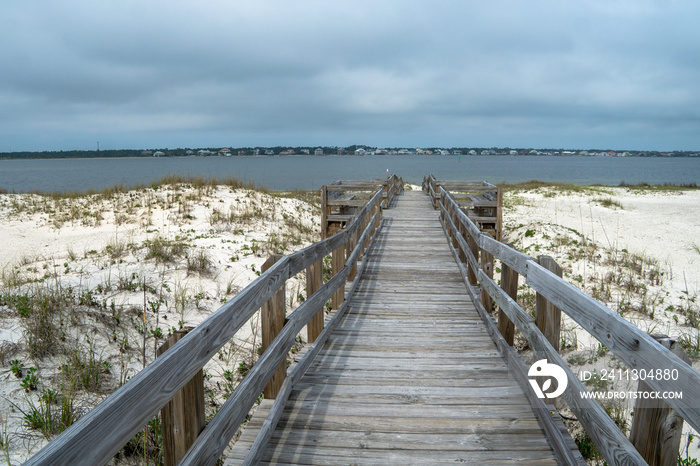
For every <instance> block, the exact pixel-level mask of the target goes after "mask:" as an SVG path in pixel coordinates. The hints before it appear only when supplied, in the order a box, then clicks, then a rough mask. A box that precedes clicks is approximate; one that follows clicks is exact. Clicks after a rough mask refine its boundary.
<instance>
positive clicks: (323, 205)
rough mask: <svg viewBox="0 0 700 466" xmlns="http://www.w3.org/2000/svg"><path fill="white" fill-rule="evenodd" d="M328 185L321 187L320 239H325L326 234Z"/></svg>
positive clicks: (327, 235)
mask: <svg viewBox="0 0 700 466" xmlns="http://www.w3.org/2000/svg"><path fill="white" fill-rule="evenodd" d="M328 213H329V212H328V187H327V186H322V187H321V239H326V238H328V237H329V236H330V235H329V234H328V225H327V223H328Z"/></svg>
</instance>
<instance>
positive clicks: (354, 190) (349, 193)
mask: <svg viewBox="0 0 700 466" xmlns="http://www.w3.org/2000/svg"><path fill="white" fill-rule="evenodd" d="M377 188H382V190H383V194H382V196H383V202H382V207H384V208H386V207H388V206H389V205H390V204H391V202H392V201H393V199H394V196H396V195H397V194H399V193H400V192H402V191H403V179H401V178H400V177H398V176H396V175H389V176H387V178H386V179H385V180H372V181H349V180H340V181H335V182H334V183H332V184H329V185H325V186H323V187H322V188H321V228H322V231H323V234H324V237H328V236H331V235H332V234H334V233H335V232H336V231H338V230H340V229H342V228H343V227H344V225H346V224H347V222H349V221H350V220H351V219H352V218H353V217H354V215H355V213H356V212H357V210H358V209H359V208H360V207H362V206H363V205H365V203H367V200H368V199H369V197H371V195H372V194H374V192H375V191H376V190H377Z"/></svg>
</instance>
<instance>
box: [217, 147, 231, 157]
mask: <svg viewBox="0 0 700 466" xmlns="http://www.w3.org/2000/svg"><path fill="white" fill-rule="evenodd" d="M219 155H220V156H224V157H231V149H229V148H228V147H224V148H223V149H221V150H220V151H219Z"/></svg>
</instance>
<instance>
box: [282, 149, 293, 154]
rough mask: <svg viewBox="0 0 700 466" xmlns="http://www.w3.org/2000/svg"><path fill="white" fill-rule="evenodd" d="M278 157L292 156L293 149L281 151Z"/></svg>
mask: <svg viewBox="0 0 700 466" xmlns="http://www.w3.org/2000/svg"><path fill="white" fill-rule="evenodd" d="M280 155H294V149H287V150H283V151H282V152H280Z"/></svg>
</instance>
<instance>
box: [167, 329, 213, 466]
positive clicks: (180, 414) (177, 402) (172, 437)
mask: <svg viewBox="0 0 700 466" xmlns="http://www.w3.org/2000/svg"><path fill="white" fill-rule="evenodd" d="M190 330H192V327H185V328H183V329H182V330H179V331H177V332H175V333H174V334H172V335H171V336H170V338H168V339H167V340H166V341H165V343H163V345H161V347H160V348H158V351H157V355H158V356H160V355H162V354H163V353H164V352H165V351H166V350H167V349H168V348H170V347H171V346H173V345H174V344H175V343H177V342H178V341H179V340H180V339H181V338H182V337H184V336H185V335H186V334H187V333H188V332H189V331H190ZM160 416H161V428H162V433H163V464H164V465H165V466H175V465H176V464H177V462H178V461H180V458H182V457H183V456H185V453H187V450H189V449H190V447H191V446H192V444H193V443H194V441H195V440H197V437H198V436H199V433H200V432H201V431H202V429H204V426H205V425H206V415H205V411H204V373H203V372H202V371H201V370H200V371H199V372H197V373H196V374H195V375H194V377H192V379H190V381H189V382H187V384H186V385H185V386H184V387H182V389H181V390H180V391H179V392H177V394H175V396H174V397H173V398H172V399H171V400H170V401H169V402H168V404H166V405H165V406H164V407H163V409H161V410H160Z"/></svg>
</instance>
